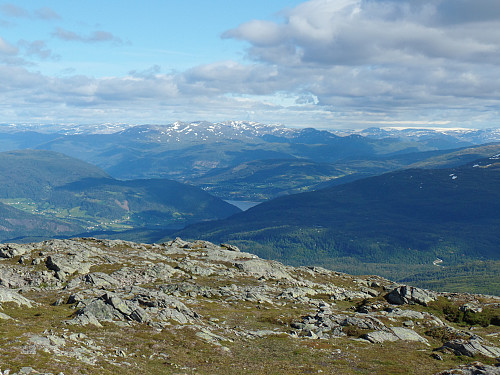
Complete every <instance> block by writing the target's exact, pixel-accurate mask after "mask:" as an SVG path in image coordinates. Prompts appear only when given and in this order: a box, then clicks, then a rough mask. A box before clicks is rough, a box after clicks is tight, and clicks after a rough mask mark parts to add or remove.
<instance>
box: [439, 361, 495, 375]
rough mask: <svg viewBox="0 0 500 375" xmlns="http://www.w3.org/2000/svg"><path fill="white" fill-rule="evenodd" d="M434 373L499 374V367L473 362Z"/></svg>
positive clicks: (445, 374) (455, 374)
mask: <svg viewBox="0 0 500 375" xmlns="http://www.w3.org/2000/svg"><path fill="white" fill-rule="evenodd" d="M434 375H500V367H494V366H489V365H485V364H483V363H479V362H475V363H471V364H467V365H462V366H460V367H458V368H454V369H451V370H445V371H441V372H438V373H436V374H434Z"/></svg>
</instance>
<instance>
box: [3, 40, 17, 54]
mask: <svg viewBox="0 0 500 375" xmlns="http://www.w3.org/2000/svg"><path fill="white" fill-rule="evenodd" d="M17 53H18V49H17V48H16V47H14V46H13V45H12V44H10V43H8V42H6V41H5V40H4V39H3V38H2V37H0V56H2V55H3V56H6V55H17Z"/></svg>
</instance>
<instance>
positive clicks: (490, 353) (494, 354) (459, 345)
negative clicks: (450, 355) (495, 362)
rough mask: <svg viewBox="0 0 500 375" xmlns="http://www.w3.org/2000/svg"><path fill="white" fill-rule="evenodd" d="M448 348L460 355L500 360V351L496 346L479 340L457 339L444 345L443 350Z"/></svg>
mask: <svg viewBox="0 0 500 375" xmlns="http://www.w3.org/2000/svg"><path fill="white" fill-rule="evenodd" d="M444 348H448V349H451V350H453V351H454V352H455V353H456V354H458V355H465V356H467V357H474V356H475V355H477V354H481V355H484V356H485V357H490V358H499V357H500V349H499V348H497V347H495V346H490V345H485V344H484V343H483V342H481V340H479V339H477V338H476V339H471V340H463V339H456V340H450V341H447V342H445V343H444V345H443V346H442V349H444Z"/></svg>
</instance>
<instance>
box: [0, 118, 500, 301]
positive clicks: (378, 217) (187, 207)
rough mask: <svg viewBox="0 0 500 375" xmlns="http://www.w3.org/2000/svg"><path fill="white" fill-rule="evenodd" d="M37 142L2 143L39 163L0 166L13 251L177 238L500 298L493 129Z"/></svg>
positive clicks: (248, 129) (245, 130)
mask: <svg viewBox="0 0 500 375" xmlns="http://www.w3.org/2000/svg"><path fill="white" fill-rule="evenodd" d="M1 130H2V127H0V131H1ZM40 130H41V129H36V131H33V129H30V130H29V132H28V134H29V136H26V132H27V130H26V129H21V128H19V129H16V128H9V130H8V132H6V133H5V134H7V135H8V136H6V137H4V138H3V139H4V141H3V143H2V145H3V146H2V147H4V148H8V147H9V142H10V147H29V148H30V149H29V150H28V149H27V150H24V151H5V152H3V153H0V166H2V169H1V170H2V174H1V176H0V177H1V178H2V187H1V188H0V203H2V204H3V207H4V210H5V212H9V214H6V215H4V216H3V221H2V223H3V224H1V223H0V229H2V230H0V234H1V236H0V238H2V239H3V241H7V240H8V241H18V242H27V241H31V240H42V239H46V238H52V237H58V238H68V237H73V236H94V237H101V238H117V239H126V240H133V241H142V242H150V243H151V242H158V241H166V240H168V239H171V238H172V237H171V236H177V235H180V236H182V237H186V238H192V239H196V238H204V239H207V240H212V241H220V242H225V241H232V242H234V243H236V244H237V245H238V246H240V247H241V248H242V249H245V250H248V251H252V252H255V253H256V254H258V255H259V256H261V257H264V258H267V259H276V260H280V261H283V262H285V263H287V264H292V265H305V264H307V265H310V264H314V265H321V266H324V267H328V268H331V269H337V270H341V271H343V272H349V273H354V274H380V275H383V276H385V277H388V278H391V279H393V280H401V281H407V282H412V283H414V284H415V285H418V286H425V287H432V288H435V289H440V290H457V291H466V289H467V288H469V289H470V290H473V291H476V292H481V293H493V294H495V293H496V294H499V293H500V291H499V289H498V285H497V283H496V278H497V276H498V275H499V272H500V269H499V263H498V261H499V259H498V251H497V248H496V243H498V240H499V238H498V235H497V234H496V232H497V230H496V226H497V224H498V222H499V221H500V220H499V218H498V215H497V213H498V211H499V209H498V207H497V204H498V201H499V199H498V196H497V195H496V189H495V186H497V185H496V184H498V173H497V171H498V167H497V164H496V160H490V159H488V158H489V157H492V156H494V155H498V154H499V153H500V144H499V143H495V142H494V141H496V140H497V139H498V133H497V132H496V131H495V130H490V131H489V132H487V131H481V132H476V133H474V132H463V131H455V132H453V131H450V132H446V133H444V132H439V131H434V132H432V131H429V130H427V131H425V132H424V131H418V130H415V131H412V132H410V131H406V132H405V131H387V130H386V131H381V130H379V131H376V130H375V129H367V130H365V131H363V132H357V133H355V132H350V133H349V132H347V133H345V134H335V132H327V131H323V130H316V129H312V128H307V129H291V128H286V127H283V126H275V125H264V124H257V123H250V122H242V121H240V122H226V123H209V122H195V123H180V122H176V123H173V124H169V125H163V126H159V125H154V126H153V125H141V126H123V125H120V126H119V127H115V128H113V127H95V128H92V127H82V128H80V129H79V130H73V131H68V130H64V131H59V132H54V131H46V132H45V133H43V132H40V133H38V132H39V131H40ZM5 134H4V135H5ZM361 134H362V135H361ZM488 137H490V138H488ZM21 140H22V142H21ZM488 141H491V142H490V143H488ZM481 142H485V143H481ZM448 147H452V148H448ZM453 147H454V148H453ZM61 152H62V153H61ZM64 153H68V154H69V156H67V155H65V154H64ZM74 157H76V158H74ZM79 159H83V160H79ZM2 160H3V161H2ZM488 160H490V161H489V162H488ZM1 163H3V164H1ZM93 164H94V165H93ZM490 164H491V165H490ZM18 171H21V172H20V173H19V172H18ZM172 179H173V180H172ZM174 180H176V181H174ZM258 203H260V204H258ZM257 204H258V205H257ZM255 205H257V206H255ZM240 209H241V210H244V211H245V212H243V213H239V212H240ZM214 220H215V221H214ZM35 223H38V224H35ZM183 228H184V229H183ZM436 258H439V259H441V260H443V263H442V264H441V263H440V264H439V266H440V267H436V265H437V264H433V262H434V261H435V260H436ZM449 288H451V289H449Z"/></svg>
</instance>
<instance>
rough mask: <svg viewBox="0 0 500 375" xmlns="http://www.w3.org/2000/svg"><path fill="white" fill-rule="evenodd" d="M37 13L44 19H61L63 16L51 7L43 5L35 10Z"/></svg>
mask: <svg viewBox="0 0 500 375" xmlns="http://www.w3.org/2000/svg"><path fill="white" fill-rule="evenodd" d="M35 15H36V16H37V17H38V18H40V19H43V20H60V19H61V16H60V15H59V14H57V13H56V12H55V11H54V10H53V9H51V8H49V7H43V8H40V9H37V10H36V11H35Z"/></svg>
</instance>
